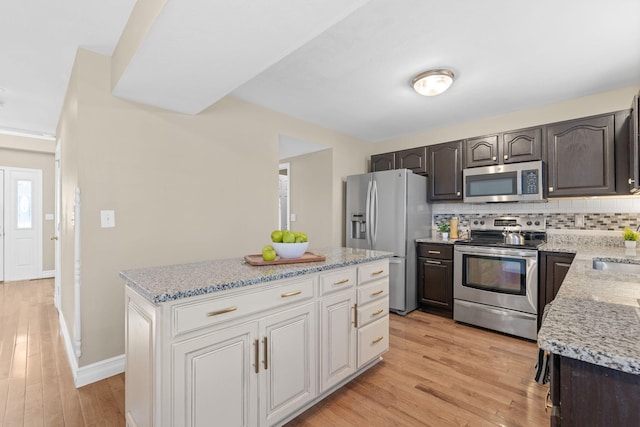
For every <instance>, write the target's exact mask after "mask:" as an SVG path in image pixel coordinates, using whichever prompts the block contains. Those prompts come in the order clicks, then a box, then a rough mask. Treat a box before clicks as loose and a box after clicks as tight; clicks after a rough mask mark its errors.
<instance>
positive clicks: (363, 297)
mask: <svg viewBox="0 0 640 427" xmlns="http://www.w3.org/2000/svg"><path fill="white" fill-rule="evenodd" d="M388 296H389V280H388V279H383V280H379V281H377V282H373V283H370V284H368V285H365V286H362V287H359V288H358V306H363V305H365V304H368V303H370V302H371V301H375V300H379V299H382V298H385V297H388Z"/></svg>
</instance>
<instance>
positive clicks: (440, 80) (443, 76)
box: [411, 70, 453, 96]
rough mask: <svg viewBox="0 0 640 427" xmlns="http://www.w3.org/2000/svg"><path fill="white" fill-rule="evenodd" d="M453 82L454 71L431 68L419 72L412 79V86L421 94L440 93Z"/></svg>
mask: <svg viewBox="0 0 640 427" xmlns="http://www.w3.org/2000/svg"><path fill="white" fill-rule="evenodd" d="M451 83H453V73H452V72H451V71H449V70H429V71H425V72H423V73H420V74H418V75H417V76H415V77H414V78H413V79H412V80H411V86H413V88H414V89H415V91H416V92H418V93H419V94H420V95H424V96H435V95H440V94H441V93H442V92H444V91H445V90H447V89H449V86H451Z"/></svg>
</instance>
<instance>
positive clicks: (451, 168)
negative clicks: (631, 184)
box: [427, 141, 463, 202]
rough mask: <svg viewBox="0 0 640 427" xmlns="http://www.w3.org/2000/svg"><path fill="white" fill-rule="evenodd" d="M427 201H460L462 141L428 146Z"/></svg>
mask: <svg viewBox="0 0 640 427" xmlns="http://www.w3.org/2000/svg"><path fill="white" fill-rule="evenodd" d="M427 154H428V157H429V191H428V199H429V201H430V202H431V201H441V200H462V164H463V163H462V160H463V159H462V157H463V156H462V141H453V142H445V143H443V144H435V145H429V146H428V147H427Z"/></svg>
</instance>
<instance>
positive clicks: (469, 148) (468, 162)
mask: <svg viewBox="0 0 640 427" xmlns="http://www.w3.org/2000/svg"><path fill="white" fill-rule="evenodd" d="M464 145H465V166H466V167H468V168H472V167H475V166H491V165H497V164H498V163H499V161H500V159H499V157H498V135H489V136H482V137H480V138H473V139H467V140H466V141H465V143H464Z"/></svg>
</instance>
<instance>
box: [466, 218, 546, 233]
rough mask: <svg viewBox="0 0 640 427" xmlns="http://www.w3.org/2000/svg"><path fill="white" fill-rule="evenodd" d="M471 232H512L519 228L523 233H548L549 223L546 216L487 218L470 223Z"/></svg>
mask: <svg viewBox="0 0 640 427" xmlns="http://www.w3.org/2000/svg"><path fill="white" fill-rule="evenodd" d="M469 225H470V228H471V230H504V229H505V228H507V229H509V230H512V229H514V227H518V230H521V231H546V228H547V221H546V218H545V217H544V216H539V215H538V216H533V215H532V216H529V215H523V216H508V217H486V218H477V219H473V220H471V221H469Z"/></svg>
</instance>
